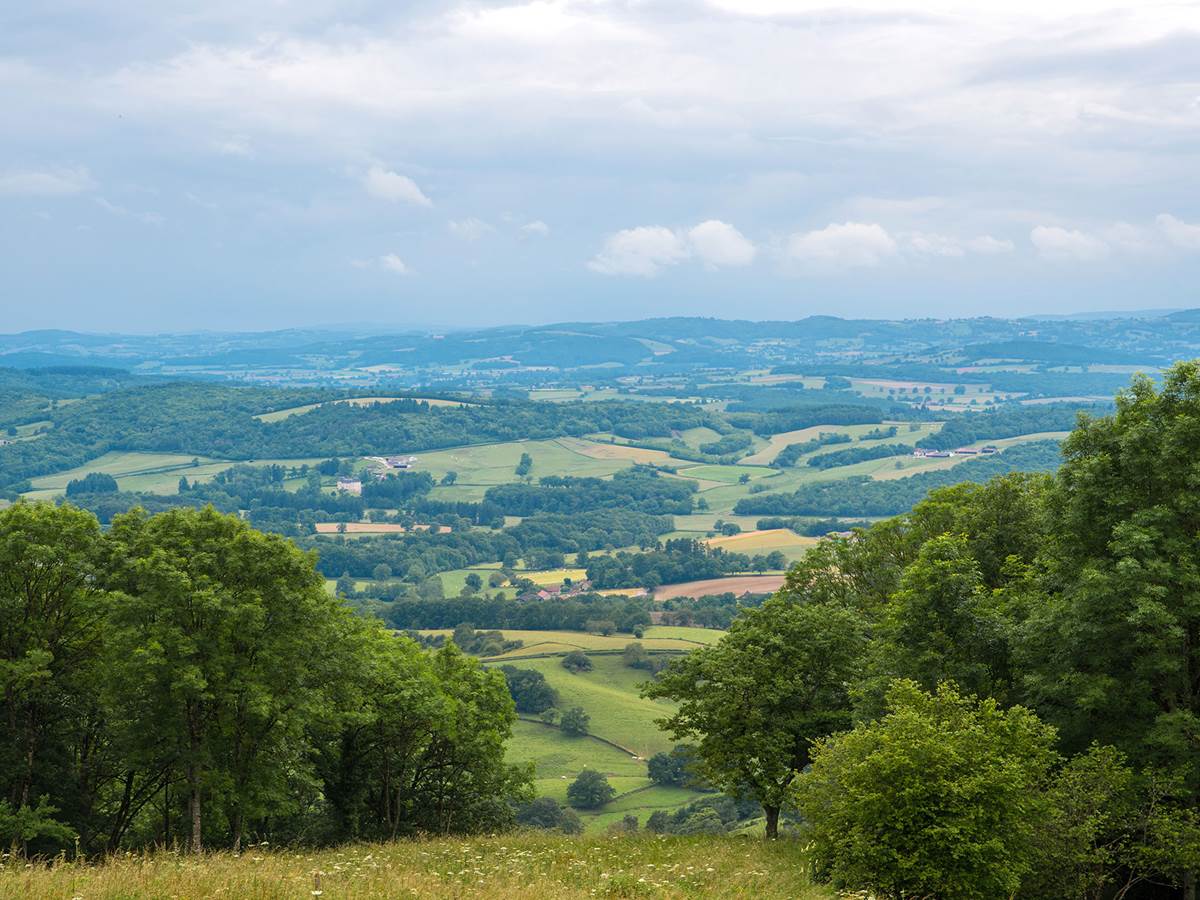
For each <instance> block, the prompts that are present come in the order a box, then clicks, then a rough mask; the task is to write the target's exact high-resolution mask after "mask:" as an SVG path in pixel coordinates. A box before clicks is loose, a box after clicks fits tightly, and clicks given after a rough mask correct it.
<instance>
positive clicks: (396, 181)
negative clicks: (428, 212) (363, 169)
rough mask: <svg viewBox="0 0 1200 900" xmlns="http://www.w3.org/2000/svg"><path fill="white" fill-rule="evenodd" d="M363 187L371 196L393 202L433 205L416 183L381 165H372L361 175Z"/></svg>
mask: <svg viewBox="0 0 1200 900" xmlns="http://www.w3.org/2000/svg"><path fill="white" fill-rule="evenodd" d="M362 182H363V187H365V188H366V189H367V193H368V194H370V195H371V196H372V197H378V198H379V199H381V200H391V201H392V202H393V203H411V204H413V205H414V206H433V201H432V200H430V199H429V198H428V197H426V196H425V194H424V192H422V190H421V189H420V188H419V187H418V186H417V183H416V182H415V181H413V180H412V179H411V178H409V177H408V176H407V175H401V174H399V173H398V172H390V171H388V170H387V169H384V168H382V167H381V166H372V167H371V168H370V170H368V172H367V174H366V175H364V176H363V180H362Z"/></svg>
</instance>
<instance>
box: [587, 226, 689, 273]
mask: <svg viewBox="0 0 1200 900" xmlns="http://www.w3.org/2000/svg"><path fill="white" fill-rule="evenodd" d="M687 258H688V248H687V244H686V243H685V242H684V240H683V238H681V237H680V236H679V235H678V234H677V233H675V232H674V231H672V230H671V229H670V228H664V227H663V226H661V225H643V226H641V227H638V228H626V229H624V230H622V231H618V232H617V233H616V234H612V235H609V237H608V239H607V240H606V241H605V242H604V249H602V250H601V251H600V252H599V253H598V254H596V256H595V258H594V259H592V260H591V262H589V263H588V268H589V269H591V270H592V271H593V272H600V273H601V274H604V275H641V276H642V277H644V278H650V277H652V276H654V275H657V274H658V273H659V272H660V271H661V270H662V269H663V267H665V266H673V265H675V264H677V263H680V262H683V260H685V259H687Z"/></svg>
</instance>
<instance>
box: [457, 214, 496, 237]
mask: <svg viewBox="0 0 1200 900" xmlns="http://www.w3.org/2000/svg"><path fill="white" fill-rule="evenodd" d="M447 227H448V228H449V229H450V233H451V234H452V235H454V236H455V237H456V238H459V239H460V240H464V241H477V240H479V239H480V238H481V237H483V236H484V235H486V234H489V233H491V232H493V231H495V230H496V229H494V228H493V227H492V226H491V225H489V224H488V223H487V222H485V221H483V220H482V219H477V218H475V217H474V216H470V217H469V218H466V219H458V220H456V221H453V222H450V223H449V224H448V225H447Z"/></svg>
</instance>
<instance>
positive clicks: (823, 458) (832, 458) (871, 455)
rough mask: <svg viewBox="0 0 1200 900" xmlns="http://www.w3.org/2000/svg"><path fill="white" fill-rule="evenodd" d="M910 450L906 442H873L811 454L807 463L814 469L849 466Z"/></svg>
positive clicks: (907, 452)
mask: <svg viewBox="0 0 1200 900" xmlns="http://www.w3.org/2000/svg"><path fill="white" fill-rule="evenodd" d="M911 452H912V448H911V447H910V446H908V444H874V445H872V446H869V447H863V446H859V447H851V448H849V449H847V450H835V451H834V452H833V453H822V454H820V455H819V456H813V457H811V458H810V459H809V460H808V464H809V465H810V466H812V467H813V468H816V469H832V468H834V467H836V466H850V465H853V464H854V463H858V462H866V461H867V460H869V459H884V458H885V457H888V456H907V455H908V454H909V453H911Z"/></svg>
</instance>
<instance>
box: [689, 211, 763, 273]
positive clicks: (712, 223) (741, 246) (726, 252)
mask: <svg viewBox="0 0 1200 900" xmlns="http://www.w3.org/2000/svg"><path fill="white" fill-rule="evenodd" d="M687 237H688V243H689V244H690V245H691V248H692V252H693V253H695V254H696V256H697V257H699V258H700V259H701V260H703V261H704V264H705V265H706V266H708V267H709V268H719V267H722V266H748V265H750V263H752V262H754V257H755V256H756V255H757V253H758V250H757V248H756V247H755V246H754V244H752V243H751V242H750V241H749V240H747V239H746V236H745V235H743V234H742V233H741V232H740V231H738V230H737V229H736V228H734V227H733V226H732V225H730V224H729V223H727V222H722V221H720V220H718V219H709V220H707V221H705V222H701V223H700V224H699V225H697V226H695V227H694V228H692V229H691V231H689V232H688V234H687Z"/></svg>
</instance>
